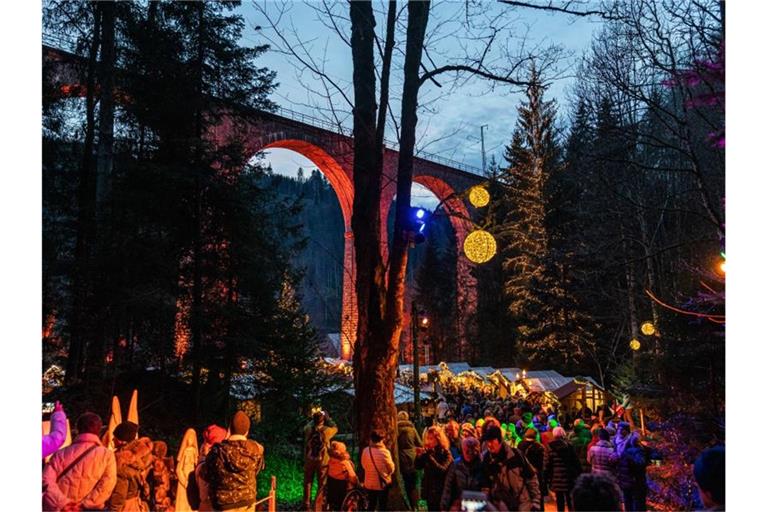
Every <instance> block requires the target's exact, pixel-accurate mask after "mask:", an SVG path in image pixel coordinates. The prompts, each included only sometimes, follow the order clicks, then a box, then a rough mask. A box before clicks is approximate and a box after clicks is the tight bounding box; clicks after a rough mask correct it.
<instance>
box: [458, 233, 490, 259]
mask: <svg viewBox="0 0 768 512" xmlns="http://www.w3.org/2000/svg"><path fill="white" fill-rule="evenodd" d="M464 254H465V255H466V256H467V258H469V261H471V262H473V263H485V262H486V261H488V260H490V259H491V258H493V256H494V254H496V240H494V238H493V235H491V234H490V233H489V232H487V231H483V230H482V229H478V230H477V231H473V232H471V233H470V234H469V235H467V238H465V239H464Z"/></svg>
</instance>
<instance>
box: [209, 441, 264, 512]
mask: <svg viewBox="0 0 768 512" xmlns="http://www.w3.org/2000/svg"><path fill="white" fill-rule="evenodd" d="M233 438H234V439H233ZM203 467H204V468H205V473H206V474H205V475H204V478H205V480H206V481H207V482H208V483H209V493H210V497H211V502H212V504H213V506H214V508H215V509H216V510H229V509H232V508H238V507H247V506H250V505H252V504H253V503H254V502H255V501H256V476H257V475H258V473H259V471H261V470H262V468H263V467H264V448H263V447H262V446H261V445H260V444H259V443H257V442H255V441H251V440H249V439H246V438H245V437H244V436H230V438H229V439H227V440H225V441H222V442H221V443H219V444H217V445H215V446H214V447H213V448H211V451H210V453H208V456H207V457H206V459H205V465H204V466H203Z"/></svg>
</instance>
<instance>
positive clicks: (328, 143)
mask: <svg viewBox="0 0 768 512" xmlns="http://www.w3.org/2000/svg"><path fill="white" fill-rule="evenodd" d="M86 62H87V61H86V59H85V58H84V57H83V56H80V55H76V54H74V53H70V52H68V51H66V50H62V49H61V48H54V47H51V46H47V45H43V77H44V80H45V82H46V84H48V86H50V87H52V88H54V89H58V90H59V92H60V93H61V94H62V95H65V96H66V95H69V96H73V95H74V96H78V95H83V94H84V92H85V87H84V86H82V84H81V80H80V77H81V76H82V73H81V71H82V69H83V68H84V67H85V65H86ZM118 87H119V84H118ZM212 108H213V109H215V110H217V112H218V114H219V116H217V119H218V123H217V125H216V126H214V127H211V128H210V130H211V131H210V132H209V136H210V138H211V141H212V142H226V141H229V140H233V139H237V140H239V141H242V142H243V143H244V148H243V149H244V151H245V154H246V155H249V156H251V155H255V154H256V153H257V152H259V151H261V150H263V149H269V148H270V147H273V148H279V147H280V148H285V149H291V150H293V151H296V152H297V153H300V154H302V155H304V156H306V157H307V158H309V159H310V160H311V161H313V162H314V163H315V164H316V165H317V167H318V169H320V171H321V172H322V173H323V174H324V175H325V176H326V178H327V179H328V181H329V182H330V183H331V186H332V187H333V188H334V191H335V192H336V195H337V197H338V199H339V204H340V205H341V208H342V215H343V216H344V222H345V227H346V232H345V242H344V247H345V249H344V260H345V262H344V279H343V281H344V292H343V293H344V295H343V299H342V301H343V304H342V333H341V338H342V347H341V348H342V357H345V358H349V357H351V353H352V347H353V346H354V342H355V338H356V334H357V333H356V331H357V298H356V296H355V284H354V283H355V279H354V276H355V265H354V263H355V258H354V239H353V235H352V230H351V217H352V204H353V201H354V195H353V194H354V188H353V185H352V184H353V183H354V180H353V177H352V168H353V165H352V163H353V162H352V160H353V140H352V138H351V136H350V135H349V131H348V130H344V129H341V128H340V127H339V126H336V125H333V124H330V123H328V122H326V121H323V120H319V119H314V118H312V117H311V116H308V115H305V114H301V113H297V112H293V111H291V110H288V109H284V108H278V109H277V110H276V111H274V112H266V111H261V110H255V109H251V108H248V107H244V106H230V107H222V106H221V105H216V106H213V105H212ZM230 109H231V112H227V111H228V110H230ZM230 114H231V115H230ZM397 166H398V153H397V150H396V149H394V146H392V147H388V148H387V149H385V151H384V176H383V179H382V183H381V187H382V194H381V198H380V205H379V206H380V213H381V216H380V219H381V220H382V223H381V224H382V225H381V228H382V246H381V247H380V250H381V252H382V256H384V261H385V262H386V261H387V259H388V258H387V242H386V239H387V231H386V219H387V213H388V211H389V207H390V203H391V199H392V197H393V193H394V188H395V184H396V182H397ZM414 181H416V182H417V183H421V184H422V185H424V186H426V187H427V188H429V189H430V190H432V192H433V193H434V194H435V195H436V196H437V197H438V198H439V199H441V200H442V199H445V204H446V206H447V208H448V209H450V210H451V211H455V212H459V213H460V215H461V216H463V217H464V219H462V218H461V217H456V218H454V217H452V218H451V222H452V223H453V224H454V229H455V232H456V234H457V237H456V238H457V243H458V244H459V247H458V249H459V251H458V252H459V254H458V266H459V267H460V268H459V269H458V275H459V278H460V279H462V280H464V281H462V282H460V286H459V287H458V290H459V293H463V294H464V295H465V297H464V298H463V299H462V300H463V301H464V302H466V303H467V305H468V307H463V306H462V305H461V304H460V306H459V307H460V309H459V311H460V312H461V311H465V312H466V311H474V309H473V308H474V302H475V299H476V293H477V292H476V288H475V280H474V278H473V276H471V273H470V272H469V269H470V268H471V265H470V264H469V262H468V261H467V260H466V258H465V257H464V256H463V251H461V245H462V244H463V241H464V237H465V236H466V234H467V233H468V231H469V229H470V228H471V223H470V222H469V221H468V220H466V219H468V218H469V213H468V211H467V207H466V205H465V204H463V201H462V200H461V199H459V198H455V197H450V195H451V194H452V193H453V192H454V191H456V192H463V191H464V190H466V189H467V188H469V186H471V185H474V184H477V183H479V182H480V181H482V178H481V177H480V176H479V175H478V170H477V169H474V168H472V167H471V166H468V165H466V164H464V163H461V162H455V161H452V160H449V159H445V158H442V157H439V156H437V155H427V154H424V155H423V158H418V157H417V158H415V159H414ZM384 198H388V200H386V201H385V200H384ZM464 283H466V284H464ZM463 289H465V290H463ZM462 329H463V327H462ZM459 339H460V340H462V346H464V345H465V344H466V343H465V342H464V340H465V339H466V336H465V334H464V332H460V333H459ZM460 353H461V354H462V355H463V354H465V353H466V352H464V350H463V349H461V351H460Z"/></svg>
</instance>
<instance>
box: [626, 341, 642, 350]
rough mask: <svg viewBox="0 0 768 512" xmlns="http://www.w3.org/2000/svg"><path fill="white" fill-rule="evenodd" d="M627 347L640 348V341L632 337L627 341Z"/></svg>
mask: <svg viewBox="0 0 768 512" xmlns="http://www.w3.org/2000/svg"><path fill="white" fill-rule="evenodd" d="M629 348H631V349H632V350H640V342H639V341H638V340H637V339H633V340H632V341H630V342H629Z"/></svg>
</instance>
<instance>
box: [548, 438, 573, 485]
mask: <svg viewBox="0 0 768 512" xmlns="http://www.w3.org/2000/svg"><path fill="white" fill-rule="evenodd" d="M545 473H546V475H547V479H548V481H549V488H550V489H552V490H553V491H555V492H570V491H571V490H572V489H573V485H574V484H575V483H576V478H577V477H578V476H579V474H580V473H581V464H580V463H579V458H578V456H577V455H576V451H575V450H574V449H573V446H572V445H571V443H569V442H568V441H566V440H565V439H555V440H554V441H552V442H551V443H549V456H548V457H547V468H546V471H545Z"/></svg>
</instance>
